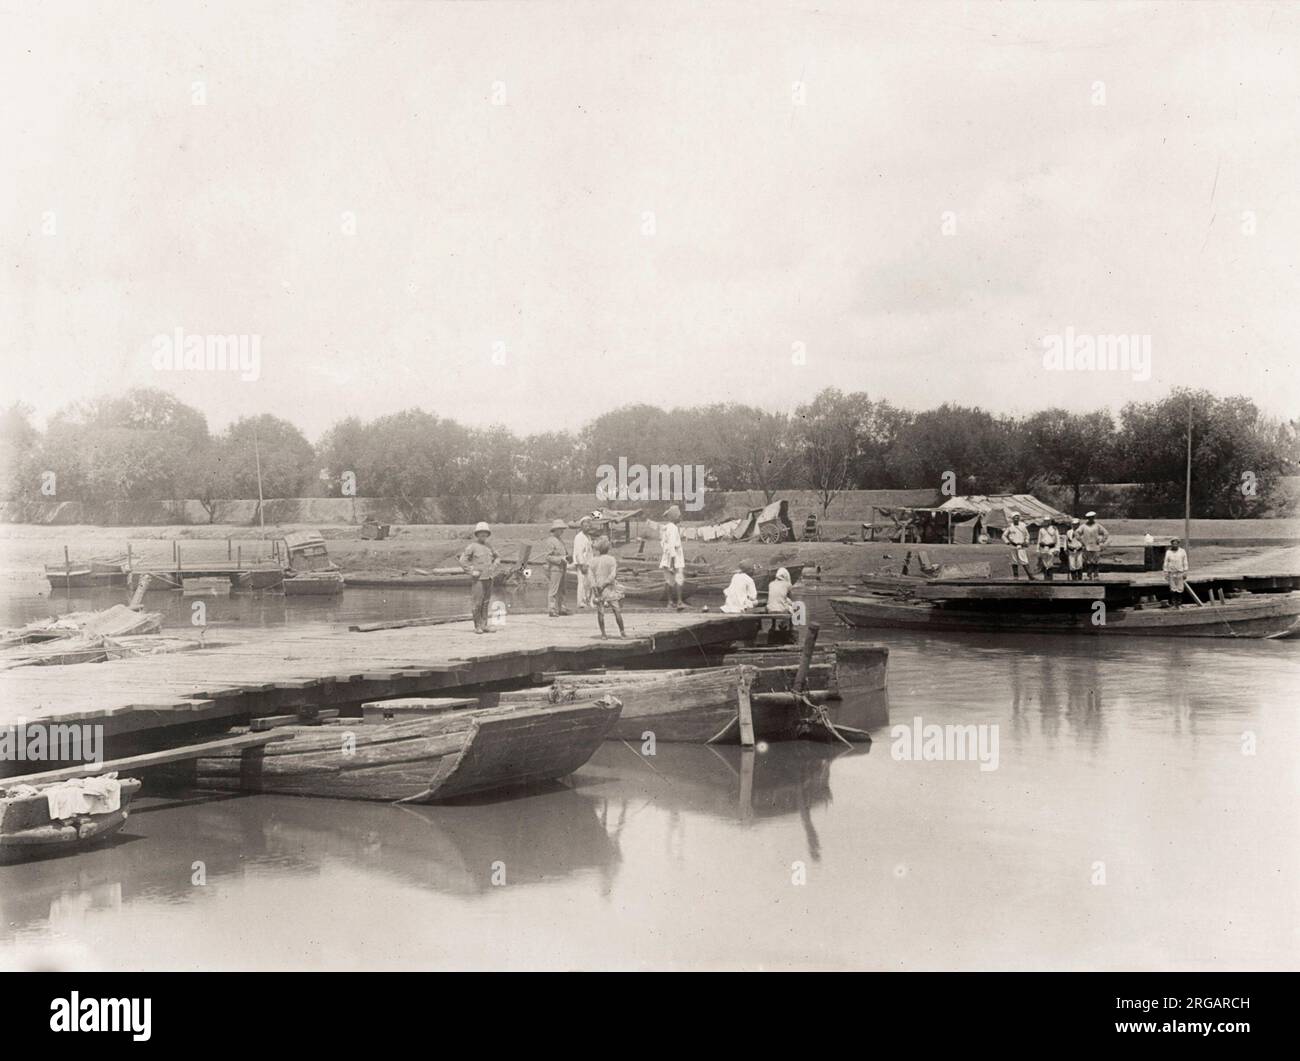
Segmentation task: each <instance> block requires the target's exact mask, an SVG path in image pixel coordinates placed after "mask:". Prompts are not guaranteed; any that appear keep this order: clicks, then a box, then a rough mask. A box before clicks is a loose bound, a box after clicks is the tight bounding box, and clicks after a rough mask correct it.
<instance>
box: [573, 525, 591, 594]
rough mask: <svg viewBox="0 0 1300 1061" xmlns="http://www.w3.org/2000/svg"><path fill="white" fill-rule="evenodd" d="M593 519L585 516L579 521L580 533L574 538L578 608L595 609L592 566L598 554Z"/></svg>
mask: <svg viewBox="0 0 1300 1061" xmlns="http://www.w3.org/2000/svg"><path fill="white" fill-rule="evenodd" d="M590 530H591V517H590V516H583V517H582V519H580V520H579V521H578V533H577V534H575V535H574V536H573V566H574V568H576V569H577V572H578V607H579V608H590V607H593V604H592V600H591V565H592V564H593V563H594V562H595V559H596V554H595V550H594V549H593V548H592V544H591V535H590V534H589V533H588V532H589V531H590Z"/></svg>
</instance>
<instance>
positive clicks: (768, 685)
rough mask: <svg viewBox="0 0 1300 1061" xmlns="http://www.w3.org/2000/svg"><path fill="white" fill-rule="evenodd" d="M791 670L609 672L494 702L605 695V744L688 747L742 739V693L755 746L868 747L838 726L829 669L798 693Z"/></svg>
mask: <svg viewBox="0 0 1300 1061" xmlns="http://www.w3.org/2000/svg"><path fill="white" fill-rule="evenodd" d="M797 670H798V668H797V667H796V666H783V667H752V666H747V665H744V664H739V665H730V666H721V667H697V668H687V669H681V670H644V671H608V672H606V673H604V674H593V675H581V674H577V675H562V676H560V677H558V678H556V680H555V682H554V683H553V684H552V685H551V686H549V687H547V688H542V689H528V690H521V691H518V692H511V693H502V694H500V702H501V703H509V704H534V705H541V704H548V703H550V704H564V703H571V702H582V701H584V700H589V699H591V698H592V697H593V696H599V695H602V694H603V695H608V696H612V697H614V698H615V699H617V700H618V701H619V702H620V703H621V704H622V705H623V710H622V714H621V715H620V716H619V719H618V722H617V723H616V724H615V725H614V726H613V728H612V729H611V730H610V733H609V737H610V739H612V740H627V741H641V740H644V739H646V736H647V734H653V737H654V739H655V740H656V741H665V742H670V743H674V742H685V743H695V744H708V743H728V744H734V743H737V742H739V741H740V740H741V739H742V714H741V711H742V708H741V704H742V690H743V693H744V698H745V702H746V703H747V705H748V714H749V715H750V718H751V719H752V726H753V738H754V739H755V740H760V741H784V740H801V739H810V740H844V741H859V740H860V741H868V740H870V739H871V738H870V736H869V735H868V734H867V733H865V732H864V731H862V730H859V729H857V728H856V727H852V726H845V725H841V724H839V723H837V722H836V721H835V717H834V714H835V713H834V711H833V710H828V708H827V706H826V705H827V701H830V700H834V699H837V698H838V693H837V692H835V691H834V689H833V680H834V676H833V668H832V667H831V666H830V665H828V664H825V663H822V664H814V665H811V666H809V668H808V671H807V684H806V686H805V688H804V689H803V690H802V691H800V692H796V691H795V689H794V684H795V679H796V672H797Z"/></svg>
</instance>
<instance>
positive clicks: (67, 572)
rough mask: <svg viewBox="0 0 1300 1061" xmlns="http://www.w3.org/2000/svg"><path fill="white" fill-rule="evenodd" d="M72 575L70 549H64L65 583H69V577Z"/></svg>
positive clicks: (65, 547)
mask: <svg viewBox="0 0 1300 1061" xmlns="http://www.w3.org/2000/svg"><path fill="white" fill-rule="evenodd" d="M71 574H72V557H71V556H70V555H69V554H68V547H67V546H66V545H65V546H64V547H63V575H64V582H65V583H66V582H68V576H69V575H71Z"/></svg>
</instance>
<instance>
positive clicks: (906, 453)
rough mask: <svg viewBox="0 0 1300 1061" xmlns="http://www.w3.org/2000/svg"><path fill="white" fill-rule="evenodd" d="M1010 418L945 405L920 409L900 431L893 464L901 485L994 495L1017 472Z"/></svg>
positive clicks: (958, 406) (979, 410) (977, 409)
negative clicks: (924, 409) (925, 409)
mask: <svg viewBox="0 0 1300 1061" xmlns="http://www.w3.org/2000/svg"><path fill="white" fill-rule="evenodd" d="M1012 447H1013V427H1012V422H1011V421H1007V420H999V419H998V418H996V417H994V416H993V415H992V414H991V413H988V412H985V411H984V410H983V409H979V408H967V407H965V406H961V405H949V404H948V403H946V402H945V403H944V404H943V405H941V406H939V407H938V408H937V409H930V410H928V411H926V412H923V413H918V414H917V415H916V416H915V417H914V418H913V419H912V420H911V422H910V423H908V424H907V426H906V427H904V428H903V429H902V430H901V431H900V432H899V436H898V439H897V442H896V443H895V446H894V452H895V458H894V466H895V468H896V469H897V475H898V478H899V480H900V482H901V484H902V485H905V486H909V487H923V486H924V487H931V488H933V489H935V490H936V491H937V490H942V489H944V487H945V486H949V485H951V486H952V487H953V488H954V490H955V491H957V492H961V493H995V492H997V491H998V490H1000V489H1001V488H1002V487H1003V486H1004V485H1006V484H1007V483H1008V481H1009V480H1013V479H1014V477H1015V474H1016V471H1017V470H1019V471H1022V472H1023V469H1014V464H1013V460H1012V453H1013V448H1012Z"/></svg>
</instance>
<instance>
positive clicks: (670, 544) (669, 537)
mask: <svg viewBox="0 0 1300 1061" xmlns="http://www.w3.org/2000/svg"><path fill="white" fill-rule="evenodd" d="M659 549H660V556H659V566H660V567H662V568H671V569H673V570H674V571H683V572H684V571H685V570H686V553H685V551H684V550H683V549H682V535H681V532H680V531H679V530H678V529H677V524H676V523H668V522H665V523H661V524H660V525H659ZM751 581H752V580H751Z"/></svg>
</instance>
